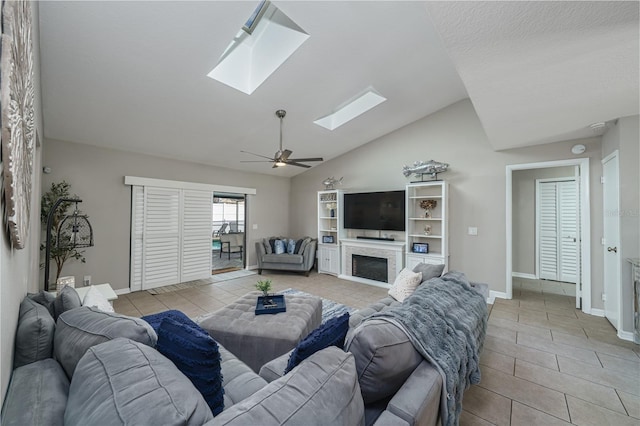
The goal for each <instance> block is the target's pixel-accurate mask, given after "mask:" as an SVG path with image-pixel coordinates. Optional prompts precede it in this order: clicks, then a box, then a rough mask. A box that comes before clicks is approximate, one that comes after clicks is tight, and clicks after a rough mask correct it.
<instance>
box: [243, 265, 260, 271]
mask: <svg viewBox="0 0 640 426" xmlns="http://www.w3.org/2000/svg"><path fill="white" fill-rule="evenodd" d="M246 269H247V270H249V271H253V270H254V269H258V265H249V266H247V267H246Z"/></svg>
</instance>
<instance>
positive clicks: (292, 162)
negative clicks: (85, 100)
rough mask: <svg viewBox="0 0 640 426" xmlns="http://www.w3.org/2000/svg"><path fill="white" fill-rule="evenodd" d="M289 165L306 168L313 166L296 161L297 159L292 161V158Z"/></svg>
mask: <svg viewBox="0 0 640 426" xmlns="http://www.w3.org/2000/svg"><path fill="white" fill-rule="evenodd" d="M287 165H291V166H298V167H304V168H305V169H309V168H311V166H308V165H306V164H302V163H296V162H295V161H291V160H289V161H287Z"/></svg>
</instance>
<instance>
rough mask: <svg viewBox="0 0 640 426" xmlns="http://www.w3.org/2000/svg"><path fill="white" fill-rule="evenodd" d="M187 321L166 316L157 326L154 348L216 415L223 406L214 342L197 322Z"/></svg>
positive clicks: (217, 356)
mask: <svg viewBox="0 0 640 426" xmlns="http://www.w3.org/2000/svg"><path fill="white" fill-rule="evenodd" d="M183 315H184V314H183ZM187 319H188V318H187ZM189 321H190V322H191V324H190V323H187V322H180V321H177V320H175V319H174V318H172V317H171V316H166V317H165V318H164V319H163V320H162V322H161V323H160V326H159V327H158V344H157V346H156V349H157V350H158V352H160V353H161V354H162V355H164V356H166V357H167V358H169V359H170V360H171V362H173V363H174V364H175V365H176V367H178V369H179V370H180V371H181V372H182V374H184V375H185V376H187V377H188V378H189V380H191V383H193V385H194V386H195V387H196V389H198V391H200V393H201V394H202V396H203V397H204V400H205V401H206V402H207V404H208V405H209V408H210V409H211V412H212V413H213V415H214V416H217V415H218V414H220V413H221V412H222V410H223V409H224V397H223V395H224V389H223V388H222V372H221V368H220V351H219V349H218V344H217V343H216V342H215V340H213V339H212V338H211V336H209V334H208V333H206V332H205V331H203V330H202V328H200V327H199V326H197V324H195V323H194V322H193V321H191V320H189ZM192 325H196V327H193V326H192Z"/></svg>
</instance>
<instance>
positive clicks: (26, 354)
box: [1, 269, 488, 426]
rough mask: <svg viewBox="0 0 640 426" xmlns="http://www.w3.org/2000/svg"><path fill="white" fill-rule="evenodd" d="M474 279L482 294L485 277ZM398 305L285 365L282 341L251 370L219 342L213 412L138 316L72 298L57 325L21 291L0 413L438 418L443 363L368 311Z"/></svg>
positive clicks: (207, 419) (25, 419)
mask: <svg viewBox="0 0 640 426" xmlns="http://www.w3.org/2000/svg"><path fill="white" fill-rule="evenodd" d="M440 271H441V269H440ZM471 285H472V287H474V289H475V290H476V291H477V292H478V293H480V294H482V295H483V297H484V299H485V300H486V298H487V296H488V285H486V284H478V283H471ZM403 306H404V305H403V304H401V303H400V302H398V301H396V300H394V299H392V298H391V297H386V298H384V299H382V300H380V301H379V302H377V303H374V304H372V305H371V306H369V307H367V308H365V309H361V310H359V311H357V312H355V313H354V314H352V316H351V319H350V329H349V332H348V334H347V338H346V341H345V348H344V349H345V350H344V351H343V350H340V349H338V348H335V347H330V348H328V349H324V350H322V351H319V352H317V353H316V354H314V355H312V356H311V357H310V358H308V359H306V360H305V361H303V362H302V363H301V364H300V365H298V366H297V367H296V368H294V369H293V370H292V371H291V372H289V373H288V374H286V375H283V373H284V370H285V367H286V365H287V360H288V358H289V355H290V354H289V353H287V354H284V355H282V356H280V357H278V358H276V359H274V360H272V361H270V362H268V363H267V364H265V365H264V366H263V367H262V368H261V370H260V372H259V375H258V374H256V373H255V372H254V371H253V370H252V369H251V368H249V367H248V366H247V365H246V364H244V363H243V362H242V361H240V360H239V359H238V358H236V356H234V355H233V354H232V353H231V352H229V351H228V350H226V349H225V348H224V347H222V345H220V355H221V370H222V376H223V383H222V386H223V388H224V410H223V411H222V413H221V414H219V415H217V416H216V417H213V415H212V412H211V410H210V409H209V406H208V405H207V403H206V402H205V400H204V399H203V398H202V396H201V395H200V393H199V392H198V390H197V389H196V388H195V387H194V386H193V384H192V383H191V382H190V381H189V379H187V377H186V376H184V375H183V374H182V373H181V372H180V371H179V370H178V368H177V367H176V366H175V365H174V364H173V363H172V362H171V361H169V360H168V359H167V358H165V357H164V356H163V355H161V354H160V353H159V352H158V351H156V350H155V349H154V346H155V344H156V342H157V335H156V334H155V331H154V329H153V328H152V327H151V326H150V325H149V324H148V323H146V322H145V321H144V320H142V319H139V318H131V317H126V316H123V315H118V314H114V313H106V312H102V311H99V310H97V309H94V308H89V307H79V308H73V309H70V310H68V311H67V312H64V313H63V314H61V315H60V316H59V318H58V320H57V323H56V324H55V325H54V322H53V319H52V317H51V315H50V313H49V311H48V310H47V309H46V308H45V307H44V306H41V305H39V304H37V303H35V302H33V301H32V300H30V299H29V298H25V300H24V301H23V303H22V305H21V309H20V318H19V326H18V332H17V336H16V361H18V362H17V364H16V368H15V370H14V372H13V375H12V379H11V382H10V385H9V389H8V392H7V396H6V399H5V403H4V406H3V411H2V418H1V424H2V425H4V426H8V425H20V426H22V425H27V424H28V425H35V426H38V425H54V426H55V425H63V424H64V425H87V424H100V425H112V424H113V425H123V424H132V425H133V424H163V425H170V424H175V425H178V424H179V425H202V424H204V425H207V426H213V425H249V424H251V425H256V424H260V425H265V426H269V425H284V424H286V425H316V424H317V425H376V426H386V425H398V426H400V425H420V426H430V425H438V424H440V421H441V404H442V400H441V397H442V388H443V381H442V375H441V374H440V372H439V371H438V370H437V369H436V367H434V365H432V364H431V363H429V362H428V361H426V360H425V359H424V358H423V356H422V355H421V354H420V353H419V352H418V351H417V350H416V349H415V347H414V346H413V344H412V343H411V341H410V339H409V338H408V337H407V334H405V332H404V331H403V330H402V329H401V328H400V327H398V326H396V325H394V324H393V323H390V322H388V321H384V320H382V319H377V318H370V316H371V315H372V314H375V313H377V312H384V311H385V310H388V309H392V308H398V307H400V308H402V307H403Z"/></svg>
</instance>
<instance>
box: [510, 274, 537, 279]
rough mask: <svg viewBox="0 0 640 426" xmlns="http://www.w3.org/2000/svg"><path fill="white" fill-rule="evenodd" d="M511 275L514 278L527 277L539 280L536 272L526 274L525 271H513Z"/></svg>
mask: <svg viewBox="0 0 640 426" xmlns="http://www.w3.org/2000/svg"><path fill="white" fill-rule="evenodd" d="M511 276H512V277H514V278H526V279H528V280H537V279H538V277H536V276H535V275H534V274H526V273H524V272H512V273H511Z"/></svg>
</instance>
